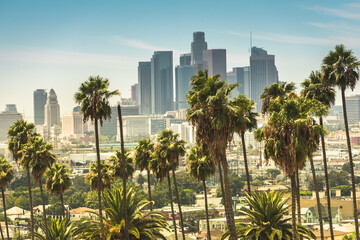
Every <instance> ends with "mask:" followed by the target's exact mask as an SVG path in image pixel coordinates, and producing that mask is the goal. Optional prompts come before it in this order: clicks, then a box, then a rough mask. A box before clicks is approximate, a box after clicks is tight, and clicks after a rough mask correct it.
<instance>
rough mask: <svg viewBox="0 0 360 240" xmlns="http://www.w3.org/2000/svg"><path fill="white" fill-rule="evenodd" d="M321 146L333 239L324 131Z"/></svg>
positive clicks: (332, 237) (321, 119)
mask: <svg viewBox="0 0 360 240" xmlns="http://www.w3.org/2000/svg"><path fill="white" fill-rule="evenodd" d="M320 126H322V127H323V126H324V124H323V118H322V117H320ZM321 146H322V153H323V162H324V173H325V187H326V189H325V191H326V195H327V196H326V199H327V208H328V215H329V228H330V235H331V240H334V230H333V224H332V213H331V195H330V184H329V176H328V168H327V160H326V149H325V138H324V133H321Z"/></svg>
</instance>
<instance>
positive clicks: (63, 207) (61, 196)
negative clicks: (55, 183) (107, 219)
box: [60, 193, 65, 218]
mask: <svg viewBox="0 0 360 240" xmlns="http://www.w3.org/2000/svg"><path fill="white" fill-rule="evenodd" d="M60 200H61V207H62V212H63V217H64V218H65V205H64V197H63V195H62V193H60Z"/></svg>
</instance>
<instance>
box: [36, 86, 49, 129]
mask: <svg viewBox="0 0 360 240" xmlns="http://www.w3.org/2000/svg"><path fill="white" fill-rule="evenodd" d="M46 98H47V93H46V91H45V89H36V90H35V91H34V122H35V125H43V124H44V120H45V112H44V107H45V104H46Z"/></svg>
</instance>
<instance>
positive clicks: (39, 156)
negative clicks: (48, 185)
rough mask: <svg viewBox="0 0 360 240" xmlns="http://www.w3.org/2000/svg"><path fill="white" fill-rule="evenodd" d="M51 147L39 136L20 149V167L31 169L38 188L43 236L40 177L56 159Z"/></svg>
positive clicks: (44, 215)
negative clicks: (21, 153)
mask: <svg viewBox="0 0 360 240" xmlns="http://www.w3.org/2000/svg"><path fill="white" fill-rule="evenodd" d="M52 149H53V146H52V145H51V144H49V143H48V142H46V141H44V140H43V138H41V137H40V136H39V135H34V136H32V137H31V138H30V139H29V141H28V142H27V143H26V144H25V145H23V148H22V150H21V151H22V152H23V155H22V158H21V160H20V161H21V165H23V166H28V167H29V168H31V174H32V175H33V178H34V180H35V182H36V183H37V184H39V187H40V194H41V200H42V205H43V217H44V224H45V230H46V232H45V234H46V236H47V235H48V232H47V219H46V209H45V199H44V191H43V188H42V183H41V180H42V176H43V175H44V173H45V172H46V170H47V169H48V168H50V167H51V166H52V164H53V163H54V162H55V160H56V157H55V155H54V154H53V153H51V150H52Z"/></svg>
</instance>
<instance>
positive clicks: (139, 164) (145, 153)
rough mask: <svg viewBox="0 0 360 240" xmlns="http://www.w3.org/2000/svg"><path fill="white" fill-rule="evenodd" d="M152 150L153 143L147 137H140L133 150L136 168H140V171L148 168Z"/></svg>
mask: <svg viewBox="0 0 360 240" xmlns="http://www.w3.org/2000/svg"><path fill="white" fill-rule="evenodd" d="M153 151H154V143H152V142H151V140H150V139H148V138H144V139H141V140H140V141H139V142H138V145H136V147H135V151H134V153H135V154H134V159H135V166H136V168H138V169H140V171H144V170H148V169H149V164H150V160H151V157H152V154H153Z"/></svg>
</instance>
